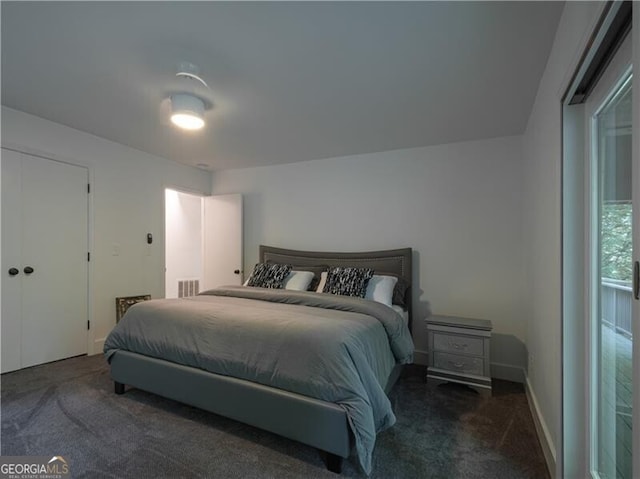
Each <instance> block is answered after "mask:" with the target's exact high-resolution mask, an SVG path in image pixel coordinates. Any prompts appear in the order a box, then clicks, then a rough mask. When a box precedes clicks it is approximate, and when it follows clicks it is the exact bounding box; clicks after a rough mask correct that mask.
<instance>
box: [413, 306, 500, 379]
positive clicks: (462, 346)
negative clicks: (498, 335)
mask: <svg viewBox="0 0 640 479" xmlns="http://www.w3.org/2000/svg"><path fill="white" fill-rule="evenodd" d="M426 321H427V332H428V334H429V351H428V352H429V367H428V368H427V379H428V380H438V381H451V382H456V383H461V384H466V385H468V386H472V387H474V388H477V390H478V391H481V392H491V372H490V369H491V365H490V351H491V349H490V348H491V329H492V326H491V321H488V320H486V319H471V318H457V317H453V316H431V317H429V318H427V320H426Z"/></svg>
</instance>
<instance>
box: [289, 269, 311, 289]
mask: <svg viewBox="0 0 640 479" xmlns="http://www.w3.org/2000/svg"><path fill="white" fill-rule="evenodd" d="M314 276H315V275H314V274H313V273H312V272H311V271H291V272H290V273H289V276H287V277H286V278H285V279H284V283H283V287H284V289H291V290H295V291H306V290H307V289H309V285H310V284H311V281H313V277H314Z"/></svg>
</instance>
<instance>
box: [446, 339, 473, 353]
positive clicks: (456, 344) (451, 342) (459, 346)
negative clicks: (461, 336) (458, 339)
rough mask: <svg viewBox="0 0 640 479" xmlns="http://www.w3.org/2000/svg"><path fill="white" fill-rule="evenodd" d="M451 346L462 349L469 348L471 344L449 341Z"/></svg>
mask: <svg viewBox="0 0 640 479" xmlns="http://www.w3.org/2000/svg"><path fill="white" fill-rule="evenodd" d="M449 346H450V347H452V348H453V349H457V350H458V351H462V350H463V349H467V347H468V346H469V345H468V344H467V343H462V344H461V343H454V342H453V341H449Z"/></svg>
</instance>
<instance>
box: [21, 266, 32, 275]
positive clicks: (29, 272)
mask: <svg viewBox="0 0 640 479" xmlns="http://www.w3.org/2000/svg"><path fill="white" fill-rule="evenodd" d="M23 271H24V274H31V273H33V268H32V267H31V266H25V268H24V270H23Z"/></svg>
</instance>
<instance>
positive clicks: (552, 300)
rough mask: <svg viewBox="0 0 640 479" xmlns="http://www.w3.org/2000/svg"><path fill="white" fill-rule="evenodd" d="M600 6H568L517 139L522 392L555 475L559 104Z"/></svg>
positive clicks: (558, 350) (558, 395)
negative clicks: (524, 362)
mask: <svg viewBox="0 0 640 479" xmlns="http://www.w3.org/2000/svg"><path fill="white" fill-rule="evenodd" d="M601 9H602V3H600V2H567V3H566V6H565V9H564V12H563V15H562V18H561V19H560V24H559V26H558V31H557V33H556V38H555V40H554V44H553V48H552V50H551V54H550V56H549V60H548V63H547V67H546V70H545V73H544V75H543V77H542V79H541V82H540V86H539V89H538V94H537V97H536V101H535V103H534V107H533V109H532V112H531V116H530V118H529V122H528V125H527V129H526V132H525V135H524V138H523V152H524V179H525V180H524V235H523V236H524V239H525V243H524V252H525V265H526V268H525V273H526V291H527V295H526V296H525V299H526V302H525V304H524V307H523V314H524V315H526V318H525V319H526V321H527V324H528V328H527V341H526V343H527V348H528V350H529V367H528V378H527V387H528V390H529V393H530V395H531V397H532V399H533V401H532V402H533V406H534V409H535V411H536V415H537V419H538V420H539V422H540V426H541V429H542V433H543V434H542V437H541V440H542V442H543V449H545V452H546V455H547V460H548V462H549V464H550V466H551V468H552V471H553V472H554V473H558V475H559V471H560V469H559V468H560V467H561V464H560V460H559V458H560V457H561V454H560V452H561V451H560V447H561V444H560V438H561V437H562V436H561V428H562V423H561V421H562V417H561V411H562V385H561V373H562V360H561V358H562V355H561V353H562V349H561V346H562V344H561V340H562V336H561V333H562V323H561V310H562V301H561V299H562V297H561V293H562V291H561V246H562V243H561V160H562V141H561V140H562V117H561V112H562V107H561V98H562V95H563V93H564V91H565V90H566V88H567V87H568V85H569V82H570V80H571V76H572V74H573V72H574V71H575V69H576V66H577V64H578V61H579V59H580V56H581V54H582V52H583V51H584V48H585V46H586V43H587V40H588V38H589V36H590V34H591V32H592V31H593V28H594V26H595V22H596V21H597V19H598V16H599V14H600V12H601Z"/></svg>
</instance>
